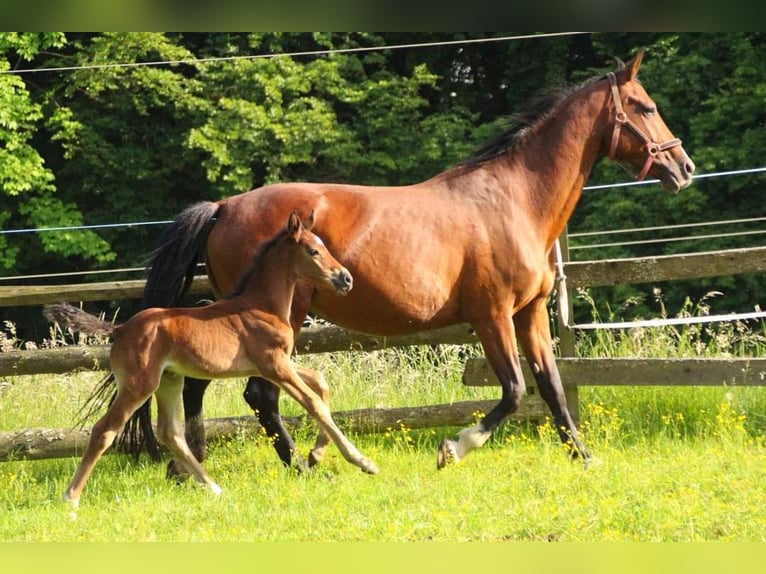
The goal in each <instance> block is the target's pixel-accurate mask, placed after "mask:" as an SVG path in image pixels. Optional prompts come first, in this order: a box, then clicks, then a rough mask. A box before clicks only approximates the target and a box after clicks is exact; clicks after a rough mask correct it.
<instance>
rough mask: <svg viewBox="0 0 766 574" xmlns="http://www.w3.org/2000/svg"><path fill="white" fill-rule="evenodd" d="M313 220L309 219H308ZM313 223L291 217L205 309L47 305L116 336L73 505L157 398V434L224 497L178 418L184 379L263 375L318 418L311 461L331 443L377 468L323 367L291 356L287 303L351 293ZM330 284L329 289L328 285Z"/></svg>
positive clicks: (72, 489)
mask: <svg viewBox="0 0 766 574" xmlns="http://www.w3.org/2000/svg"><path fill="white" fill-rule="evenodd" d="M309 222H311V218H310V219H309ZM310 227H311V223H306V226H305V227H304V225H303V224H302V222H301V221H300V219H299V218H298V216H297V215H296V214H295V213H293V214H291V215H290V217H289V220H288V224H287V226H286V227H285V228H284V229H283V230H282V231H280V232H279V233H278V234H277V235H276V236H275V237H274V238H273V239H271V240H270V241H268V242H267V243H265V244H264V245H263V246H262V247H261V248H260V249H259V250H258V251H257V255H256V256H255V261H253V258H252V257H251V258H250V261H251V262H252V266H251V268H250V270H249V271H248V272H247V274H246V275H245V276H244V278H243V279H242V281H241V283H240V285H239V287H238V288H237V289H236V291H235V294H234V295H232V296H230V297H228V298H225V299H222V300H220V301H217V302H215V303H213V304H211V305H209V306H206V307H195V308H189V309H181V308H175V309H157V308H152V309H145V310H143V311H141V312H140V313H138V314H137V315H135V316H133V317H131V318H130V320H128V321H127V322H126V323H124V324H123V325H120V326H114V325H112V324H110V323H107V322H105V321H102V320H100V319H98V318H97V317H94V316H93V315H89V314H88V313H85V312H84V311H82V310H80V309H78V308H76V307H72V306H71V305H52V306H48V307H46V310H45V313H46V316H47V317H48V318H49V319H51V320H53V321H57V322H59V323H61V324H65V325H68V326H72V327H74V328H75V329H77V330H79V331H83V332H89V333H97V332H98V333H112V334H113V337H114V342H113V344H112V348H111V351H110V361H111V368H112V372H113V373H114V375H115V379H116V381H117V385H118V392H117V395H116V397H115V399H114V401H113V402H112V404H111V405H110V407H109V409H108V411H107V412H106V414H105V415H104V416H103V417H102V418H101V419H100V420H99V421H98V422H97V423H96V424H95V425H94V427H93V431H92V434H91V437H90V441H89V442H88V447H87V449H86V450H85V454H84V456H83V458H82V462H81V463H80V465H79V467H78V468H77V471H76V472H75V474H74V477H73V478H72V482H71V483H70V485H69V488H67V490H66V493H65V494H64V498H65V499H66V500H69V501H70V502H71V503H72V504H74V505H75V506H77V505H78V502H79V499H80V494H81V493H82V490H83V488H84V487H85V483H86V482H87V480H88V477H89V476H90V474H91V472H92V471H93V467H94V466H95V464H96V462H97V461H98V459H99V458H100V456H101V455H102V454H103V452H104V451H105V450H106V449H107V448H108V447H109V446H110V445H111V444H112V441H113V440H114V438H115V436H116V435H117V433H118V432H119V431H120V429H121V428H122V427H123V425H124V424H125V423H126V422H127V420H128V418H129V417H130V416H131V415H132V414H133V413H134V412H135V410H136V409H137V408H138V407H140V406H141V405H142V404H144V403H145V402H146V400H147V399H148V398H149V397H151V396H152V394H154V395H155V396H156V397H157V409H158V421H157V434H158V435H159V438H160V441H161V442H162V443H164V444H165V445H166V446H167V447H168V448H169V449H170V451H171V452H172V454H173V456H174V457H175V464H176V465H177V467H179V470H181V471H183V472H186V473H189V474H191V475H192V476H194V477H195V478H196V479H197V480H198V481H199V482H200V483H201V484H203V485H205V486H207V487H208V488H209V489H210V490H211V491H213V492H214V493H216V494H218V493H220V492H221V489H220V487H219V486H218V485H217V484H216V483H215V482H213V480H212V479H211V478H210V476H208V474H207V473H206V472H205V470H204V469H203V468H202V466H201V465H200V463H199V462H198V461H197V459H196V458H195V457H194V455H193V454H192V452H191V450H190V449H189V446H188V445H187V443H186V440H185V438H184V433H183V426H182V424H181V393H182V388H183V384H184V379H183V377H184V376H189V377H200V378H208V379H209V378H232V377H245V376H250V375H256V374H258V375H260V376H262V377H264V378H265V379H267V380H269V381H271V382H272V383H273V384H274V385H276V386H277V387H279V388H280V389H284V390H285V391H286V392H287V393H288V394H289V395H290V396H291V397H293V398H294V399H295V400H297V401H298V402H299V403H300V404H301V406H303V407H304V408H305V409H306V410H307V411H308V412H309V413H310V414H311V415H312V416H313V417H314V418H315V419H316V420H317V422H318V423H319V428H320V432H319V436H318V437H317V442H316V445H315V447H314V449H313V450H312V453H311V455H312V458H313V459H315V460H317V461H318V460H319V459H321V457H322V455H323V454H324V451H325V450H326V448H327V446H328V444H329V441H330V439H332V440H333V441H334V442H335V443H336V444H337V446H338V448H339V450H340V451H341V453H342V454H343V456H344V457H345V458H346V460H348V461H349V462H350V463H352V464H355V465H356V466H358V467H360V468H361V469H362V470H364V471H365V472H368V473H371V474H375V473H377V472H378V469H377V467H376V466H375V464H374V463H373V462H372V461H370V460H368V459H367V458H365V457H364V456H362V454H361V453H360V452H359V451H358V450H357V449H356V447H355V446H354V445H353V444H351V442H350V441H349V440H348V439H347V438H346V437H345V436H344V435H343V433H342V432H341V431H340V430H339V429H338V427H337V426H336V424H335V422H334V421H333V419H332V416H331V415H330V409H329V406H328V403H329V392H328V389H327V385H326V383H325V382H324V380H323V379H322V377H321V375H319V373H316V372H314V371H311V370H309V369H306V368H304V367H299V366H297V365H295V364H293V362H292V361H291V360H290V354H291V353H292V350H293V341H294V339H293V329H292V328H291V326H290V320H289V316H290V307H291V304H292V298H293V291H294V289H295V286H296V283H297V282H298V281H299V280H300V281H302V282H309V283H311V284H315V285H317V286H318V287H324V289H325V290H326V292H325V291H321V290H319V291H318V292H323V293H324V294H325V295H326V296H327V297H334V296H335V295H336V294H337V293H340V294H344V295H345V294H346V293H348V292H349V291H350V289H351V285H352V278H351V275H350V274H349V272H348V271H347V270H346V269H345V268H344V267H343V266H342V265H341V264H340V263H338V261H336V260H335V259H334V258H333V257H332V255H330V253H329V252H328V251H327V248H326V247H325V246H324V244H323V243H322V240H321V239H319V238H318V237H317V236H316V235H314V234H313V233H311V231H310ZM330 288H331V289H330Z"/></svg>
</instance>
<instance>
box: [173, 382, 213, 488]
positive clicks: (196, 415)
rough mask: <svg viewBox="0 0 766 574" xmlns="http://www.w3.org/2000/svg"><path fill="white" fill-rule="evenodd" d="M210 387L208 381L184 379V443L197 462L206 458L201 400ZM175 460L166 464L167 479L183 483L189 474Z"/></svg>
mask: <svg viewBox="0 0 766 574" xmlns="http://www.w3.org/2000/svg"><path fill="white" fill-rule="evenodd" d="M209 385H210V381H209V380H205V379H195V378H193V377H186V379H185V381H184V387H183V405H184V418H185V421H186V423H185V424H186V431H185V432H186V442H187V444H188V445H189V448H190V449H191V451H192V454H194V457H195V458H196V459H197V460H198V461H199V462H204V460H205V458H206V456H207V439H206V436H205V416H204V414H203V412H202V400H203V398H204V397H205V391H206V390H207V388H208V386H209ZM181 466H182V465H181V464H180V463H178V462H177V461H176V460H175V459H172V460H171V461H170V462H169V463H168V468H167V472H166V476H167V478H172V479H175V480H177V481H178V482H183V481H184V480H186V479H187V478H189V474H188V473H187V472H186V471H185V470H184V469H182V468H181Z"/></svg>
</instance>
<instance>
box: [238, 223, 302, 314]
mask: <svg viewBox="0 0 766 574" xmlns="http://www.w3.org/2000/svg"><path fill="white" fill-rule="evenodd" d="M289 234H290V231H289V230H288V229H287V227H284V228H282V229H281V230H280V231H279V232H278V233H277V234H276V235H275V236H274V237H272V238H271V239H269V240H268V241H264V242H263V243H262V244H261V245H260V246H259V247H258V250H257V251H256V252H255V255H253V260H252V263H251V265H250V268H249V269H248V270H247V272H246V273H245V274H244V275H242V278H241V279H240V280H239V283H237V287H236V288H235V289H234V291H232V292H231V293H230V294H228V295H226V296H225V297H224V299H233V298H234V297H237V296H238V295H241V294H242V293H243V292H244V291H245V288H246V287H247V284H248V283H250V279H252V277H253V276H254V275H255V274H257V273H258V272H259V271H260V270H261V269H262V268H263V264H264V262H265V260H266V255H268V253H269V251H271V250H272V249H273V248H274V246H275V245H276V244H277V243H279V242H280V241H282V240H283V239H284V238H285V237H286V236H288V235H289Z"/></svg>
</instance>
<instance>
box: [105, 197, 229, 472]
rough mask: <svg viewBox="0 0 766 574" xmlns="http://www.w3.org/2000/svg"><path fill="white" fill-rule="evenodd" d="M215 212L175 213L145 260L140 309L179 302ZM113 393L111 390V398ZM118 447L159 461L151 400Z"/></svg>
mask: <svg viewBox="0 0 766 574" xmlns="http://www.w3.org/2000/svg"><path fill="white" fill-rule="evenodd" d="M219 209H220V206H219V204H217V203H214V202H212V201H203V202H200V203H196V204H194V205H192V206H190V207H187V208H186V209H185V210H183V211H182V212H181V213H179V214H178V215H177V216H176V218H175V220H174V221H173V223H172V224H171V225H170V226H169V227H168V228H166V229H165V231H164V232H163V233H162V235H161V236H160V239H159V241H158V243H157V248H156V249H155V250H154V251H153V252H152V254H151V256H150V259H149V263H148V268H149V274H148V276H147V279H146V286H145V287H144V295H143V299H142V301H141V303H142V306H143V307H144V308H149V307H175V306H177V305H179V304H180V303H181V300H182V299H183V296H184V295H185V294H186V292H187V291H188V290H189V287H191V284H192V281H193V280H194V271H195V269H196V268H197V263H198V262H199V261H200V260H202V259H203V258H204V253H205V246H206V244H207V237H208V235H209V234H210V230H211V229H212V227H213V225H214V224H215V222H216V220H217V215H218V210H219ZM102 386H103V385H102ZM101 392H102V393H103V389H101ZM116 392H117V391H116V389H114V391H113V395H112V396H113V397H114V394H116ZM119 446H120V448H121V450H123V451H124V452H127V453H129V454H132V455H134V457H135V458H136V459H137V458H138V455H139V454H140V453H141V452H142V451H146V452H147V453H149V456H150V457H151V458H152V459H154V460H160V449H159V444H158V443H157V439H156V437H155V436H154V430H153V429H152V425H151V399H149V400H147V401H146V402H145V403H144V404H143V405H142V406H141V407H139V408H138V410H137V411H136V412H135V413H133V416H132V417H131V418H130V419H129V420H128V422H127V423H126V424H125V428H124V429H123V431H122V434H121V435H120V438H119Z"/></svg>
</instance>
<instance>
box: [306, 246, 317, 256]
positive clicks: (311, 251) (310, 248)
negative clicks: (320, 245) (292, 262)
mask: <svg viewBox="0 0 766 574" xmlns="http://www.w3.org/2000/svg"><path fill="white" fill-rule="evenodd" d="M306 252H307V253H308V254H309V255H310V256H311V257H316V256H317V255H319V249H314V248H313V247H309V248H308V249H307V250H306Z"/></svg>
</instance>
